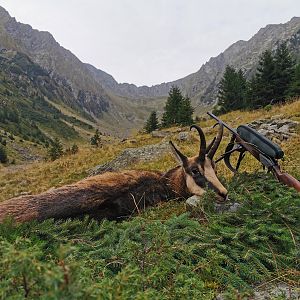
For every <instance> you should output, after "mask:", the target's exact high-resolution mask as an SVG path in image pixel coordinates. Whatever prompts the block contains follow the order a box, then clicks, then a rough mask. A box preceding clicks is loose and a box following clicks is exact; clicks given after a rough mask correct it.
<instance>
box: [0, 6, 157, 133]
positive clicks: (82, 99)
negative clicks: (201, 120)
mask: <svg viewBox="0 0 300 300" xmlns="http://www.w3.org/2000/svg"><path fill="white" fill-rule="evenodd" d="M0 49H3V50H4V51H5V50H13V51H16V52H18V53H22V54H24V55H26V56H27V57H28V58H29V59H30V60H31V61H32V62H33V63H35V64H37V65H39V66H40V67H41V68H43V69H44V70H45V71H46V72H47V73H48V75H49V77H50V78H51V79H52V80H53V81H55V82H56V83H57V84H58V85H60V86H62V87H64V88H65V89H68V90H69V91H70V93H71V96H72V98H73V99H71V98H69V100H70V101H71V103H72V105H73V106H76V107H80V108H81V111H84V112H85V113H87V114H89V115H90V116H91V117H92V118H93V119H94V121H95V123H97V124H98V126H99V127H101V128H102V129H103V130H102V131H104V132H105V131H106V132H109V133H114V134H117V133H120V132H122V133H123V134H124V133H125V134H126V133H127V134H128V133H129V132H130V130H131V129H132V128H136V127H137V126H138V125H141V124H142V123H143V122H144V120H145V118H146V117H147V114H148V110H149V109H153V108H155V107H156V106H157V105H156V103H160V102H161V101H160V99H155V100H153V101H149V102H148V103H147V105H146V106H144V105H137V103H135V102H136V101H131V99H127V98H126V97H122V95H114V94H111V93H110V91H108V92H107V91H106V90H104V88H103V87H102V85H101V84H100V83H99V82H98V81H97V80H96V79H95V77H94V74H93V72H91V71H90V69H89V67H88V65H86V64H84V63H82V62H81V61H80V60H79V59H78V58H77V57H76V56H75V55H74V54H72V53H71V52H70V51H69V50H67V49H65V48H63V47H62V46H60V45H59V43H58V42H56V41H55V39H54V38H53V36H52V35H51V34H50V33H48V32H44V31H38V30H35V29H33V28H32V27H31V26H30V25H25V24H22V23H19V22H17V21H16V20H15V18H12V17H11V16H10V15H9V13H8V12H7V11H6V10H5V9H4V8H2V7H0ZM69 104H70V102H69ZM80 113H81V112H80Z"/></svg>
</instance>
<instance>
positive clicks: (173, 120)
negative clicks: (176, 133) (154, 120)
mask: <svg viewBox="0 0 300 300" xmlns="http://www.w3.org/2000/svg"><path fill="white" fill-rule="evenodd" d="M182 99H183V96H182V94H181V91H180V89H179V87H177V86H172V88H171V89H170V91H169V96H168V99H167V103H166V105H165V108H164V111H165V112H164V114H163V116H162V126H163V127H167V126H170V125H173V124H177V123H178V110H179V109H180V106H181V101H182Z"/></svg>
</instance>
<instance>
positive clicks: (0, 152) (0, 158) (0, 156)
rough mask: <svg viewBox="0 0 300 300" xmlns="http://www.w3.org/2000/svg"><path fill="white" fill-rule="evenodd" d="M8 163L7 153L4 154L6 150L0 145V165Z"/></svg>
mask: <svg viewBox="0 0 300 300" xmlns="http://www.w3.org/2000/svg"><path fill="white" fill-rule="evenodd" d="M7 162H8V157H7V153H6V149H5V147H3V146H2V145H1V144H0V163H3V164H4V163H7Z"/></svg>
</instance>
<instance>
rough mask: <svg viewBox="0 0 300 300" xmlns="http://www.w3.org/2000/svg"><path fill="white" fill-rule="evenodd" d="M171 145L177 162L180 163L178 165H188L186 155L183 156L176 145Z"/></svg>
mask: <svg viewBox="0 0 300 300" xmlns="http://www.w3.org/2000/svg"><path fill="white" fill-rule="evenodd" d="M169 144H170V148H171V151H172V153H173V154H174V156H175V158H176V160H177V161H178V163H179V164H180V165H181V166H183V165H186V164H187V161H188V159H187V157H186V156H185V155H183V154H182V153H181V152H180V151H179V150H178V149H177V148H176V147H175V146H174V144H173V143H172V141H170V142H169Z"/></svg>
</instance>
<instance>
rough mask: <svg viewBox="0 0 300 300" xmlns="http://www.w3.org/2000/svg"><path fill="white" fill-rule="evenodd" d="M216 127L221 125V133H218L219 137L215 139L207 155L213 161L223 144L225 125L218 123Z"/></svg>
mask: <svg viewBox="0 0 300 300" xmlns="http://www.w3.org/2000/svg"><path fill="white" fill-rule="evenodd" d="M216 125H219V131H218V135H217V137H216V138H215V139H214V143H213V144H212V146H211V148H210V149H209V151H208V153H207V157H209V158H210V159H213V157H214V155H215V153H216V151H217V149H218V147H219V145H220V143H221V140H222V137H223V128H224V126H223V124H222V123H217V124H215V125H214V127H215V126H216Z"/></svg>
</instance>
